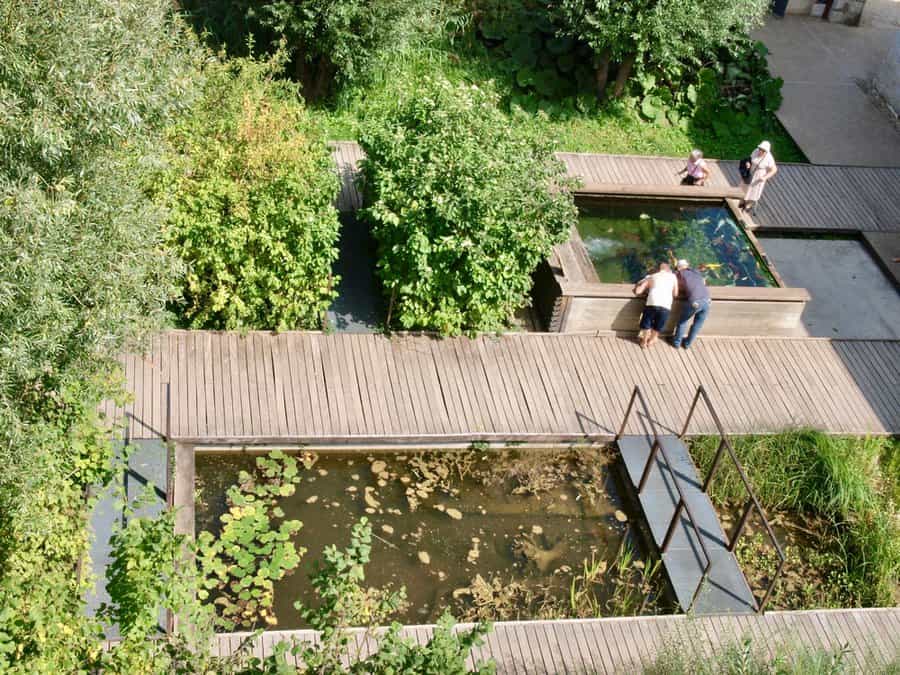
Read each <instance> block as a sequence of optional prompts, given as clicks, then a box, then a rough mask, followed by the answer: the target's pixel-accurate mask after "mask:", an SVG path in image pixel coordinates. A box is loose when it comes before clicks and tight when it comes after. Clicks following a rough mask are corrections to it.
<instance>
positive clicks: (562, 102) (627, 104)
mask: <svg viewBox="0 0 900 675" xmlns="http://www.w3.org/2000/svg"><path fill="white" fill-rule="evenodd" d="M487 44H489V43H487ZM485 45H486V43H485V41H482V40H474V39H470V38H467V39H463V40H458V41H456V42H454V43H453V44H450V43H449V42H447V43H445V44H443V45H436V46H434V47H432V48H429V49H418V50H406V51H403V52H401V53H399V54H395V55H394V56H393V57H392V58H391V59H390V60H387V61H385V62H384V63H382V64H381V65H380V66H379V68H378V69H377V70H376V71H375V72H373V74H372V76H371V78H370V81H367V82H366V83H364V84H362V85H358V86H351V87H348V88H347V89H345V90H344V92H343V93H342V95H341V97H340V98H339V99H338V102H337V104H336V106H335V107H334V108H333V109H330V110H326V109H322V110H319V111H318V114H319V117H320V119H322V121H323V125H324V126H325V127H326V132H327V135H328V137H329V138H335V139H348V138H358V137H359V136H360V135H361V134H362V129H363V126H364V122H363V120H365V119H367V117H368V115H369V113H370V110H371V109H373V108H382V107H385V106H388V105H390V104H391V103H392V102H394V101H396V99H397V98H398V97H399V96H400V94H399V92H401V91H405V90H408V89H413V88H415V87H416V86H418V83H419V82H422V81H423V80H426V79H428V78H432V79H448V80H450V81H451V82H454V83H459V84H463V83H464V84H467V85H471V84H475V85H477V86H479V87H481V86H492V87H493V88H494V89H495V90H496V92H497V94H498V96H499V99H500V105H501V108H502V109H503V110H504V111H508V112H505V116H506V117H507V118H508V119H509V120H510V121H511V123H514V124H515V125H516V126H517V127H519V128H520V129H521V130H523V131H527V132H528V133H531V134H535V135H543V136H544V137H546V138H552V139H553V140H554V142H555V143H556V145H557V146H558V148H559V149H560V150H565V151H570V152H604V153H607V152H608V153H621V154H637V155H663V156H675V157H678V156H687V154H688V153H689V152H690V151H691V150H692V149H693V148H695V147H699V148H702V149H703V151H704V153H705V154H706V156H707V157H718V158H722V159H734V160H737V159H740V158H742V157H745V156H746V155H747V154H748V152H749V151H750V150H751V149H752V148H753V146H754V145H755V144H756V143H758V142H759V139H760V138H768V139H769V140H770V141H772V144H773V146H774V148H775V155H776V157H777V159H778V160H779V161H781V162H784V161H795V162H796V161H799V162H805V161H806V158H805V157H804V156H803V153H802V152H800V150H799V149H798V148H797V146H796V145H795V144H794V142H793V140H792V139H791V138H790V136H789V135H788V134H787V133H786V132H785V131H784V129H783V128H782V127H781V126H780V124H779V122H778V120H777V119H776V118H775V117H774V116H773V115H760V116H758V117H747V118H746V119H742V122H741V126H740V128H734V129H733V133H728V134H726V135H722V136H719V135H717V134H716V132H715V130H714V129H712V127H711V126H701V125H700V124H696V123H694V121H693V120H692V119H690V118H689V117H688V116H686V115H680V117H679V118H677V119H675V120H674V121H673V120H671V119H669V115H670V114H672V111H677V109H678V105H677V104H675V105H674V107H673V105H672V104H667V106H668V107H667V109H666V123H664V124H661V123H656V122H655V121H648V120H646V119H645V118H644V117H643V116H642V115H641V114H640V111H639V107H640V102H641V101H640V100H639V99H635V98H632V97H624V98H622V99H615V100H611V101H607V102H605V103H603V104H602V105H598V102H597V100H596V97H595V96H594V94H591V95H590V96H585V95H581V96H578V97H577V98H572V97H566V98H561V99H554V100H548V99H543V98H540V97H538V96H537V95H534V94H529V93H527V92H523V91H522V90H521V88H520V87H519V85H518V84H517V83H516V80H515V77H514V75H511V74H510V73H509V72H508V70H507V68H506V66H505V65H504V61H503V59H502V58H501V55H500V54H499V53H498V49H497V48H496V47H492V46H485ZM643 77H644V76H643V75H641V74H639V75H638V79H637V80H636V83H635V91H636V93H643V90H642V89H641V90H640V91H638V90H637V87H639V86H640V85H639V84H638V81H639V80H640V79H641V78H643ZM489 81H490V82H492V84H491V85H487V83H488V82H489ZM654 84H655V83H654ZM662 89H663V91H665V90H666V88H665V87H662ZM682 89H684V90H685V91H694V94H696V93H697V92H696V86H694V89H693V90H691V81H690V79H689V78H688V81H687V83H686V85H685V86H684V87H681V86H678V87H675V90H676V91H681V90H682ZM660 96H661V97H663V96H665V94H663V93H660ZM654 119H655V118H654ZM732 122H733V120H732ZM748 138H749V139H752V140H751V141H749V143H748V140H747V139H748Z"/></svg>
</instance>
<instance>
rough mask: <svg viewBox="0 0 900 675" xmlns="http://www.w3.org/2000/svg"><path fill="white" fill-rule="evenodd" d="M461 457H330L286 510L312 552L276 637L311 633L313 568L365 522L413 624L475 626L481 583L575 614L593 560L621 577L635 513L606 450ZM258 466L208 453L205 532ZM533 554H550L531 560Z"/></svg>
mask: <svg viewBox="0 0 900 675" xmlns="http://www.w3.org/2000/svg"><path fill="white" fill-rule="evenodd" d="M439 453H440V454H439ZM450 454H451V455H458V456H459V457H460V458H464V459H465V461H464V462H452V461H451V462H443V463H442V462H437V463H435V462H434V461H433V459H434V458H435V457H439V456H444V457H446V456H447V451H433V452H422V453H413V452H410V453H406V454H399V455H398V454H377V455H370V456H368V457H367V456H366V455H363V454H332V453H328V454H321V455H320V456H319V458H318V461H317V462H316V464H315V466H313V467H312V468H311V469H309V470H307V471H305V472H304V473H303V480H302V482H301V483H300V484H299V485H298V486H297V492H296V494H295V495H293V496H291V497H286V498H284V499H282V500H281V502H280V504H279V506H280V507H281V508H282V509H283V510H284V513H285V518H296V519H299V520H301V521H302V522H303V528H302V529H301V531H300V533H299V535H298V539H297V542H298V545H300V546H305V547H306V548H307V549H308V552H307V554H306V555H305V556H304V558H303V560H302V561H301V563H300V567H299V568H298V569H297V570H296V571H295V572H294V573H293V574H292V575H291V576H289V577H286V578H285V579H283V580H282V581H280V582H278V583H276V585H275V607H274V609H275V613H276V616H277V617H278V625H277V626H275V627H274V628H278V629H290V628H302V627H303V624H302V622H301V621H300V618H299V616H298V615H297V612H296V611H295V610H294V608H293V603H294V601H295V600H298V599H300V600H302V601H304V602H310V601H311V600H312V598H311V595H310V593H311V587H310V584H309V580H308V574H309V572H310V570H311V569H312V568H313V565H314V564H315V561H316V560H317V559H318V558H319V557H320V556H321V551H322V549H324V548H325V547H326V546H329V545H336V546H338V547H339V548H343V547H345V546H346V545H347V544H348V543H349V534H350V528H351V526H352V525H353V523H355V522H357V521H358V520H359V519H360V518H361V517H363V516H366V517H367V518H368V519H369V521H370V522H371V523H372V526H373V532H374V534H375V535H376V536H377V538H376V539H375V540H374V541H373V551H372V562H371V563H370V565H369V566H368V568H367V570H366V583H367V584H368V585H371V586H384V585H387V584H391V585H393V586H394V587H398V586H405V587H406V590H407V596H408V601H409V606H408V607H407V609H406V610H405V612H403V613H401V614H399V615H398V616H397V617H395V618H396V619H397V620H399V621H401V622H404V623H426V622H433V621H434V620H436V619H437V618H438V617H439V616H440V615H441V613H442V611H443V609H444V608H446V607H449V608H450V609H451V610H452V611H454V613H455V614H456V616H458V617H460V616H464V615H465V613H466V611H467V609H470V607H467V603H471V602H472V599H471V597H470V595H468V594H465V593H459V592H458V591H460V590H461V589H464V588H466V587H468V586H469V585H470V584H471V583H472V581H473V580H474V579H475V578H476V576H477V575H481V577H483V578H484V579H492V578H496V579H501V580H503V582H504V583H514V584H517V585H518V584H521V585H522V586H523V587H525V588H527V589H530V590H533V591H534V592H535V594H537V595H540V596H542V597H544V598H548V597H549V598H551V599H555V601H556V602H557V603H558V605H557V606H560V607H563V606H565V603H567V601H568V595H569V592H570V586H571V581H572V577H573V575H574V574H577V573H578V572H579V571H580V570H581V568H582V564H583V561H584V560H586V559H587V560H590V559H591V557H592V556H594V557H595V558H596V559H597V560H606V561H607V564H608V565H609V567H610V568H612V566H613V561H614V559H615V556H616V552H617V551H618V549H619V547H620V544H621V542H622V538H623V536H624V533H625V526H626V524H625V523H624V522H622V521H621V520H620V519H621V518H622V517H623V516H622V513H623V512H622V509H624V508H625V507H624V506H623V505H622V504H621V502H620V500H619V498H618V497H617V492H616V488H615V485H614V481H613V480H612V477H611V475H610V472H609V467H608V465H607V457H606V455H605V453H604V452H603V451H602V450H600V449H591V450H580V451H578V452H577V453H576V452H566V453H559V452H548V451H543V452H538V451H529V452H527V453H526V452H524V451H523V452H522V453H519V452H516V451H510V452H506V453H486V452H485V453H482V452H476V451H470V454H468V455H463V454H460V453H450ZM255 456H256V455H253V454H250V453H243V452H234V453H227V454H225V453H198V454H197V457H196V475H197V488H198V489H199V490H200V494H201V497H200V501H199V503H198V504H197V508H196V514H195V516H196V521H195V524H196V528H197V531H198V532H199V531H203V530H208V531H210V532H213V533H215V532H216V531H217V529H218V518H219V516H220V515H221V514H222V513H223V512H224V510H225V492H226V490H227V489H228V487H229V486H230V485H232V484H233V483H234V482H235V481H236V479H237V476H238V473H239V472H240V471H241V470H245V471H252V470H253V466H254V458H255ZM420 458H425V459H426V461H425V462H420V461H419V459H420ZM376 461H377V462H383V463H384V466H383V467H382V466H381V465H380V464H376V465H375V468H376V469H378V470H379V475H375V474H374V473H373V470H372V469H373V462H376ZM429 475H430V476H431V477H432V478H431V479H428V478H427V477H428V476H429ZM429 484H430V487H429ZM409 490H412V492H413V494H412V499H411V498H410V497H411V496H410V495H409V494H408V491H409ZM417 490H421V492H420V493H417V492H416V491H417ZM411 502H417V504H416V507H415V509H414V510H413V509H412V508H411ZM617 516H618V517H617ZM523 550H526V551H529V552H530V553H534V552H537V554H538V555H537V556H536V557H535V558H534V559H528V558H526V557H525V555H524V553H523ZM473 551H477V553H474V554H473ZM420 553H426V554H427V559H428V562H427V564H426V563H423V562H422V559H421V557H420V555H419V554H420ZM539 563H540V564H539ZM454 591H457V593H456V594H454ZM601 600H604V598H601ZM532 610H533V608H529V607H521V608H517V609H516V611H517V612H520V613H517V614H515V617H516V618H522V619H527V618H534V617H533V616H532V615H531V614H530V613H529V612H530V611H532Z"/></svg>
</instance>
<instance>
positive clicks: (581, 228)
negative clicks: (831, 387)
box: [532, 194, 809, 336]
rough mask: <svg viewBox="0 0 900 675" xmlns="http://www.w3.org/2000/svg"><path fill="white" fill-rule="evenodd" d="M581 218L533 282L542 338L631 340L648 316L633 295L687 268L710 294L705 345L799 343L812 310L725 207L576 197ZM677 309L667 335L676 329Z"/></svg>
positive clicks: (661, 199) (711, 201)
mask: <svg viewBox="0 0 900 675" xmlns="http://www.w3.org/2000/svg"><path fill="white" fill-rule="evenodd" d="M576 205H577V206H578V208H579V212H580V217H579V223H578V226H577V228H573V230H572V233H571V236H570V238H569V240H568V241H566V242H565V243H563V244H560V245H558V246H556V247H555V248H554V250H553V253H552V254H551V255H550V257H549V258H548V260H547V261H546V263H545V264H543V265H542V266H540V267H539V269H538V270H537V272H536V273H535V275H534V289H533V292H532V300H533V305H534V308H535V312H536V314H537V315H538V316H539V317H540V318H541V321H542V322H543V324H544V327H545V328H546V330H548V331H550V332H565V333H597V332H614V333H626V334H627V333H635V332H637V324H638V319H639V317H640V314H641V310H642V309H643V306H644V300H643V298H635V297H634V295H633V293H632V287H633V285H634V283H635V282H636V281H639V280H640V279H641V278H643V277H644V275H646V274H647V273H648V272H651V271H653V270H654V268H655V267H656V266H658V265H659V263H660V262H669V263H670V264H674V262H675V261H676V260H678V259H681V258H684V259H686V260H688V261H689V262H690V263H691V265H692V266H693V267H694V268H695V269H697V270H699V271H700V272H701V273H702V274H703V276H704V278H705V279H706V282H707V285H708V286H709V287H710V295H711V297H712V300H713V306H712V311H711V312H710V315H709V318H708V319H707V322H706V324H705V326H704V334H706V335H748V336H800V335H804V334H805V332H804V329H803V325H802V323H801V321H800V316H801V315H802V313H803V308H804V306H805V304H806V302H807V301H808V300H809V294H808V293H807V292H806V290H805V289H802V288H786V287H785V286H784V284H783V282H782V281H781V278H780V277H779V275H778V272H777V270H776V269H775V267H774V266H773V265H772V264H771V262H770V261H769V259H768V257H767V256H766V253H765V251H764V250H763V249H762V248H761V247H760V245H759V242H758V241H757V240H756V238H755V237H754V236H753V234H752V232H749V231H747V230H746V229H745V227H744V224H743V220H742V218H741V217H740V216H739V215H738V214H737V213H736V212H735V211H734V209H733V208H732V205H731V204H730V203H729V202H727V201H726V200H725V199H706V200H698V199H681V198H675V197H671V196H666V197H646V196H634V197H623V196H621V195H616V196H609V195H599V194H579V195H577V197H576ZM680 309H681V306H680V301H676V302H675V304H674V306H673V312H672V317H671V319H670V320H669V325H668V326H667V331H671V330H672V329H673V327H674V324H675V321H676V319H677V316H678V315H679V313H680Z"/></svg>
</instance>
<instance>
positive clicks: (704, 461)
mask: <svg viewBox="0 0 900 675" xmlns="http://www.w3.org/2000/svg"><path fill="white" fill-rule="evenodd" d="M733 445H734V448H735V452H736V454H737V456H738V459H739V460H740V462H741V463H742V464H743V466H744V469H745V470H746V472H747V475H748V477H749V479H750V481H751V483H752V484H753V487H754V490H755V491H756V493H757V495H758V497H759V499H760V502H761V503H762V505H763V508H765V509H766V510H767V511H778V510H788V511H793V512H795V513H798V514H814V515H818V516H822V517H824V518H826V519H827V520H828V521H830V522H831V523H832V524H833V525H834V530H835V536H836V537H837V540H838V542H839V545H840V547H841V549H842V551H843V555H844V558H845V564H846V572H847V578H848V579H849V580H850V583H851V585H852V587H853V588H852V589H849V590H851V591H852V592H851V593H850V595H851V597H854V598H855V599H856V601H857V602H858V603H859V604H861V605H866V606H871V605H894V604H897V603H898V602H900V591H898V580H900V517H898V511H897V509H898V504H897V502H896V501H895V498H896V495H897V494H898V486H900V472H898V471H897V466H898V464H900V462H898V460H897V459H896V457H897V455H898V454H900V453H898V451H897V448H898V446H900V442H898V441H897V440H894V439H888V438H857V437H835V436H826V435H825V434H822V433H819V432H816V431H809V430H801V431H791V432H785V433H782V434H778V435H773V436H748V437H743V438H736V439H734V440H733ZM717 446H718V439H716V438H705V439H698V440H697V441H695V442H694V443H693V444H692V452H693V456H694V459H695V461H697V463H698V465H699V466H700V467H701V469H702V471H703V472H706V471H708V469H709V467H710V466H711V465H712V461H713V457H714V455H715V452H716V448H717ZM710 495H711V497H712V499H713V501H714V502H716V503H717V504H718V505H720V506H721V505H725V504H729V503H731V504H733V503H737V502H740V501H742V500H744V499H746V493H745V491H744V489H743V485H742V484H741V482H740V479H739V477H738V475H737V473H736V471H734V470H733V469H732V465H731V464H730V462H729V461H728V460H727V457H726V458H723V461H722V464H721V466H720V468H719V471H718V472H717V474H716V477H715V479H714V480H713V483H712V485H711V487H710Z"/></svg>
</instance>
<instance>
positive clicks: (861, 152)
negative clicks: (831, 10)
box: [753, 16, 900, 166]
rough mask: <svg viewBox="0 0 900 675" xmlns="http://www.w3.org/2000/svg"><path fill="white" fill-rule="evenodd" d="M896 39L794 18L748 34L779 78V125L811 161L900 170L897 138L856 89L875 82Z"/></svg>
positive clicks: (880, 31) (885, 117) (879, 31)
mask: <svg viewBox="0 0 900 675" xmlns="http://www.w3.org/2000/svg"><path fill="white" fill-rule="evenodd" d="M895 34H896V31H895V30H892V29H884V28H860V27H851V26H844V25H840V24H832V23H828V22H827V21H822V20H820V19H813V18H811V17H797V16H788V17H786V18H784V19H777V18H774V17H773V18H770V19H769V20H768V22H767V23H766V25H765V26H764V27H763V28H761V29H759V30H757V31H755V32H754V33H753V37H755V38H756V39H758V40H762V41H763V43H765V45H766V46H767V47H768V48H769V51H770V54H769V68H770V70H771V71H772V74H773V75H777V76H779V77H781V78H783V79H784V88H783V89H782V93H783V94H784V103H783V104H782V106H781V109H780V110H779V111H778V118H779V119H780V120H781V123H782V124H783V125H784V126H785V128H786V129H787V130H788V132H789V133H790V134H791V136H793V137H794V140H795V141H796V142H797V145H799V146H800V149H801V150H803V152H804V153H805V154H806V156H807V157H808V158H809V160H810V161H811V162H813V163H815V164H843V165H852V166H900V132H898V131H897V129H896V127H895V126H894V122H893V121H892V120H891V119H890V116H889V113H888V112H887V111H884V110H881V109H879V108H878V107H876V106H875V105H874V104H873V103H872V101H871V99H870V98H869V96H868V95H867V94H866V93H865V92H864V91H863V90H862V89H861V88H860V86H859V84H858V82H859V81H860V80H863V81H865V80H869V79H870V78H871V77H872V76H873V75H874V73H875V69H876V68H877V67H878V65H879V64H880V63H881V61H882V60H883V59H884V57H885V55H886V54H887V52H888V49H889V47H890V45H891V44H892V40H893V36H894V35H895ZM775 156H776V157H777V156H778V151H777V149H776V150H775Z"/></svg>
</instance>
